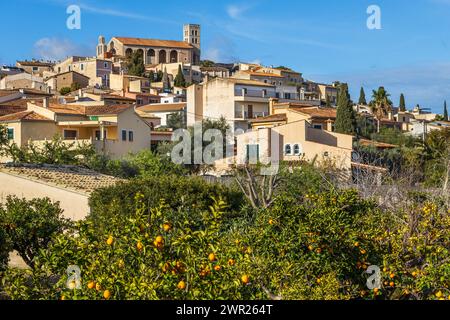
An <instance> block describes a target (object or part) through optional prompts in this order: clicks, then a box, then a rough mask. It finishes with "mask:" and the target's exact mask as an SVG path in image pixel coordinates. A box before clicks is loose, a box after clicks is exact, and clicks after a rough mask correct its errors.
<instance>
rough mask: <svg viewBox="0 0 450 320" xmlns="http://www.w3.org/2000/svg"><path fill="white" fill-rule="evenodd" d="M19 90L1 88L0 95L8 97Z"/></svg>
mask: <svg viewBox="0 0 450 320" xmlns="http://www.w3.org/2000/svg"><path fill="white" fill-rule="evenodd" d="M17 92H18V91H17V90H0V97H7V96H10V95H12V94H15V93H17Z"/></svg>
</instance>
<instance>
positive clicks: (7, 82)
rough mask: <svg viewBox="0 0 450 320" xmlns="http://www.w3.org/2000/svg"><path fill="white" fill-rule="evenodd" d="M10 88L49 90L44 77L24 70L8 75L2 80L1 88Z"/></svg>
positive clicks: (0, 82)
mask: <svg viewBox="0 0 450 320" xmlns="http://www.w3.org/2000/svg"><path fill="white" fill-rule="evenodd" d="M8 89H9V90H14V89H35V90H39V91H43V92H47V84H45V82H44V79H43V78H42V77H40V76H38V75H33V74H30V73H26V72H23V73H18V74H14V75H10V76H6V77H4V78H3V79H1V80H0V90H8Z"/></svg>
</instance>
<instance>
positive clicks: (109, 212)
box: [89, 176, 243, 227]
mask: <svg viewBox="0 0 450 320" xmlns="http://www.w3.org/2000/svg"><path fill="white" fill-rule="evenodd" d="M138 193H140V194H143V196H144V199H143V201H144V203H145V204H146V206H147V208H152V207H155V206H158V205H159V204H160V203H161V201H164V202H165V203H167V204H168V205H169V206H170V208H171V209H173V210H177V209H178V208H180V207H183V208H187V209H186V210H188V212H187V213H189V212H190V211H191V210H195V209H200V210H205V209H208V208H209V206H211V205H212V204H213V200H212V198H217V197H223V199H224V200H225V201H226V202H227V203H229V204H230V209H231V210H230V211H238V210H239V207H240V205H241V204H242V203H243V197H242V195H241V194H240V193H239V192H238V191H237V190H236V191H234V189H230V188H227V187H224V186H223V185H220V184H210V183H206V182H205V181H204V180H203V179H202V178H198V177H183V176H154V177H148V178H146V179H133V180H131V181H130V182H126V183H121V184H118V185H116V186H112V187H109V188H104V189H101V190H97V191H95V192H94V193H93V194H92V195H91V197H90V200H89V204H90V207H91V213H90V215H89V218H90V219H92V220H93V221H94V222H95V223H98V227H100V226H107V225H108V224H110V223H111V222H110V220H112V219H113V217H114V216H116V215H124V216H129V215H130V214H133V212H134V210H135V196H136V194H138Z"/></svg>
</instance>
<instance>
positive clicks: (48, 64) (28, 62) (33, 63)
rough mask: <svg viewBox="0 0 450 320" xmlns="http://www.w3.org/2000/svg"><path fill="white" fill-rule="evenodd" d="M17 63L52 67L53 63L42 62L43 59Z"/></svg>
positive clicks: (18, 62)
mask: <svg viewBox="0 0 450 320" xmlns="http://www.w3.org/2000/svg"><path fill="white" fill-rule="evenodd" d="M17 64H20V65H21V66H33V67H52V66H54V65H55V64H54V63H51V62H43V61H17Z"/></svg>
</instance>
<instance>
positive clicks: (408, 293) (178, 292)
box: [2, 178, 450, 299]
mask: <svg viewBox="0 0 450 320" xmlns="http://www.w3.org/2000/svg"><path fill="white" fill-rule="evenodd" d="M178 180H180V181H181V186H182V187H180V188H179V189H177V188H176V187H174V188H169V190H170V192H167V190H168V189H167V186H168V185H170V183H169V182H168V181H165V182H162V184H159V185H158V184H156V182H154V181H153V182H152V183H153V184H151V185H152V187H151V188H149V189H146V188H145V184H141V185H138V187H136V188H135V189H133V184H134V183H136V181H133V182H130V186H129V188H130V189H131V190H129V189H128V188H127V185H122V186H119V187H118V188H117V189H115V190H116V191H118V193H115V192H114V190H113V189H108V190H107V191H103V192H109V193H111V194H109V195H108V193H105V195H106V196H107V199H103V200H100V199H97V200H95V201H96V202H95V205H96V206H97V207H96V208H95V210H96V211H95V214H94V215H93V216H92V217H90V218H89V219H87V220H86V221H83V222H81V223H79V224H78V226H77V227H76V228H74V229H73V231H72V232H69V233H66V234H61V235H59V236H57V237H55V238H54V239H53V241H52V243H51V245H50V246H49V247H48V248H46V249H43V250H41V251H40V254H39V255H38V256H37V257H36V258H35V260H34V261H35V267H34V268H33V269H32V270H30V271H16V270H8V271H7V272H6V273H5V274H4V276H3V278H2V286H3V291H5V292H6V295H7V296H8V297H9V298H13V299H30V298H33V299H267V298H270V299H446V298H448V296H449V295H450V292H449V284H450V281H449V280H450V272H449V271H450V263H449V260H448V254H449V252H448V248H449V247H450V241H449V230H450V229H449V226H450V225H449V212H448V207H446V204H445V203H444V201H442V200H441V199H439V198H435V197H432V196H430V195H412V196H411V197H409V198H408V200H407V201H406V202H405V205H404V206H403V207H402V208H398V210H396V211H388V210H386V209H384V210H382V209H381V208H379V207H378V206H377V204H376V203H375V202H373V201H370V200H365V199H362V198H361V197H360V196H359V195H358V192H357V191H355V190H337V189H333V188H330V189H328V190H323V191H320V192H319V191H318V192H314V191H312V192H311V193H308V194H305V193H304V192H303V193H302V192H299V194H293V192H292V191H293V190H290V191H289V190H284V191H283V192H281V193H279V194H278V196H277V199H276V201H275V202H274V204H273V205H272V206H271V207H269V208H268V209H264V210H253V209H250V208H249V207H248V206H247V205H246V204H245V203H244V202H241V208H240V210H239V211H237V208H236V207H234V208H233V206H232V205H230V202H231V201H232V200H231V199H230V193H228V192H229V190H228V191H227V190H226V189H222V190H221V191H220V192H218V193H217V190H216V197H215V198H214V199H209V200H208V199H207V197H206V195H207V194H213V191H212V190H210V189H208V188H210V187H211V185H204V186H200V185H197V186H196V187H193V186H192V185H189V183H187V182H183V180H182V179H181V178H180V179H178ZM147 181H148V180H147ZM191 182H192V181H191ZM167 183H168V184H167ZM193 183H194V185H195V184H197V183H198V184H200V182H198V181H196V182H193ZM163 185H165V187H164V188H166V189H164V188H162V186H163ZM158 186H159V189H158ZM302 188H303V187H302ZM139 189H142V190H143V192H140V191H139ZM152 190H153V193H151V192H152ZM183 190H184V192H183ZM202 190H203V191H204V192H203V191H202ZM310 190H314V188H311V189H310ZM288 191H289V192H288ZM185 192H189V193H192V194H191V197H190V196H189V195H186V193H185ZM220 193H223V196H224V198H221V194H220ZM164 194H165V196H166V199H167V201H161V199H164ZM200 194H203V195H205V196H200ZM181 197H184V200H181V199H180V198H181ZM225 198H226V201H225V200H224V199H225ZM93 199H94V198H93ZM193 199H196V200H195V201H193ZM108 200H111V201H108ZM93 201H94V200H93ZM102 201H103V202H102ZM169 201H170V202H169ZM100 203H102V204H101V205H100ZM169 203H170V204H171V205H169ZM102 209H103V211H104V212H105V215H104V216H102ZM236 213H239V214H236ZM70 265H77V266H79V268H80V271H81V274H80V276H81V283H80V288H78V289H77V288H76V287H77V284H78V282H76V281H75V282H71V281H69V283H67V282H68V280H69V278H68V275H67V274H66V269H67V267H68V266H70ZM370 265H377V266H379V267H380V268H381V269H382V274H381V276H382V281H381V288H379V289H377V290H369V289H368V288H367V286H366V279H367V277H368V275H367V274H366V273H365V271H366V269H367V268H368V266H370Z"/></svg>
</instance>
